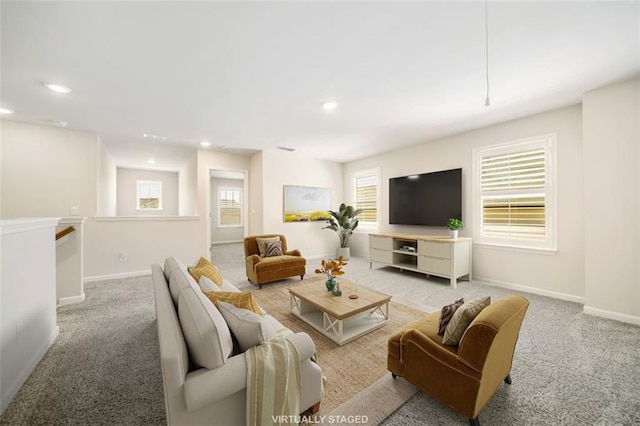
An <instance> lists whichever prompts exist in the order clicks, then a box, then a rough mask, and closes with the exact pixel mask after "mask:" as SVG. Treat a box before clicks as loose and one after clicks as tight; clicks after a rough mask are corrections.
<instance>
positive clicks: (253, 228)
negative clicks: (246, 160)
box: [248, 152, 264, 235]
mask: <svg viewBox="0 0 640 426" xmlns="http://www.w3.org/2000/svg"><path fill="white" fill-rule="evenodd" d="M249 175H250V176H251V179H250V180H249V232H248V235H260V234H263V233H264V232H263V229H264V226H263V223H264V217H263V212H262V206H263V202H262V197H263V185H262V152H259V153H257V154H254V155H253V156H251V160H250V172H249Z"/></svg>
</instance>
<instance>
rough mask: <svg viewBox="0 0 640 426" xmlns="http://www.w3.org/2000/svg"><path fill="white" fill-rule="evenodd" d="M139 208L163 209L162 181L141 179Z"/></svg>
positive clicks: (139, 184)
mask: <svg viewBox="0 0 640 426" xmlns="http://www.w3.org/2000/svg"><path fill="white" fill-rule="evenodd" d="M137 183H138V206H137V207H136V208H137V209H138V210H162V182H157V181H148V180H139V181H137Z"/></svg>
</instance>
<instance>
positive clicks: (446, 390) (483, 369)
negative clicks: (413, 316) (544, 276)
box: [387, 296, 529, 426]
mask: <svg viewBox="0 0 640 426" xmlns="http://www.w3.org/2000/svg"><path fill="white" fill-rule="evenodd" d="M528 307H529V302H528V301H527V299H525V298H524V297H520V296H508V297H504V298H502V299H499V300H497V301H495V302H494V303H492V304H490V305H489V306H487V307H486V308H484V309H483V310H482V311H481V312H480V314H478V316H477V317H476V318H475V319H474V320H473V322H472V323H471V324H470V325H469V327H468V328H467V330H466V331H465V333H464V335H463V336H462V339H461V340H460V344H459V345H458V346H445V345H443V344H442V336H439V335H438V334H437V332H438V318H439V316H440V312H439V311H438V312H434V313H433V314H429V315H426V316H424V317H423V318H421V319H419V320H418V321H416V322H414V323H411V324H408V325H407V326H405V327H404V328H402V329H401V330H400V331H398V332H397V333H396V334H394V335H393V336H391V337H390V338H389V342H388V356H387V367H388V369H389V371H391V374H392V375H393V377H394V378H396V377H397V376H400V377H404V378H405V379H406V380H408V381H409V382H411V383H413V384H414V385H415V386H416V387H418V388H419V389H420V390H422V391H423V392H424V393H426V394H427V395H429V396H431V397H432V398H433V399H435V400H437V401H439V402H440V403H442V404H444V405H446V406H447V407H449V408H452V409H454V410H456V411H458V412H459V413H461V414H463V415H465V416H466V417H468V418H469V422H470V424H471V425H472V426H473V425H479V424H480V423H479V421H478V414H479V413H480V411H482V409H483V408H484V406H485V405H486V404H487V402H489V400H490V399H491V398H492V397H493V395H494V394H495V393H496V391H497V390H498V388H499V387H500V385H501V384H502V382H503V381H504V382H505V383H507V384H511V376H510V371H511V364H512V361H513V353H514V351H515V347H516V343H517V341H518V335H519V333H520V326H521V325H522V321H523V319H524V316H525V314H526V312H527V308H528Z"/></svg>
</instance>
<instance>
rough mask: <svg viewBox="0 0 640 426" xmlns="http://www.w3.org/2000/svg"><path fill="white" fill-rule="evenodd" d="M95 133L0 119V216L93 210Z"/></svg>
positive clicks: (56, 214)
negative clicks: (0, 186)
mask: <svg viewBox="0 0 640 426" xmlns="http://www.w3.org/2000/svg"><path fill="white" fill-rule="evenodd" d="M97 159H98V136H97V135H96V134H94V133H89V132H79V131H73V130H65V129H58V128H55V127H48V126H39V125H32V124H24V123H17V122H12V121H3V123H2V193H1V194H0V197H2V212H0V215H1V217H3V218H9V217H21V216H32V217H51V216H53V217H60V216H69V215H70V214H71V211H70V209H71V207H78V209H79V215H80V216H93V215H94V214H95V212H96V205H97V197H96V188H97V180H96V176H97V172H96V170H97V169H98V165H97Z"/></svg>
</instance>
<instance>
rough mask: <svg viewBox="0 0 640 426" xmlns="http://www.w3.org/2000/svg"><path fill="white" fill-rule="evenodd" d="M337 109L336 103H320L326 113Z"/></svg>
mask: <svg viewBox="0 0 640 426" xmlns="http://www.w3.org/2000/svg"><path fill="white" fill-rule="evenodd" d="M337 107H338V103H337V102H332V101H329V102H323V103H322V108H324V109H325V110H327V111H333V110H334V109H336V108H337Z"/></svg>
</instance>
